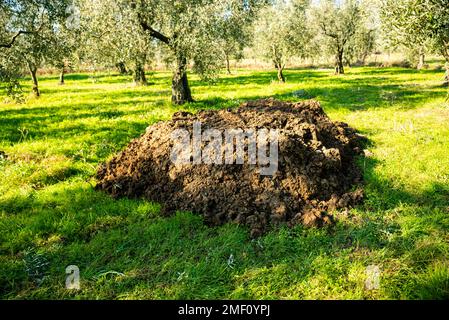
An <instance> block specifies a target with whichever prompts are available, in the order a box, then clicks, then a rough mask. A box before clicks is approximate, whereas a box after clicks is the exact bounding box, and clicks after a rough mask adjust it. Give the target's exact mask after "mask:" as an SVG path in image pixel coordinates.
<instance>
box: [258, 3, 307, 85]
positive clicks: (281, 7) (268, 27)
mask: <svg viewBox="0 0 449 320" xmlns="http://www.w3.org/2000/svg"><path fill="white" fill-rule="evenodd" d="M307 5H308V1H295V2H285V1H274V2H272V3H270V4H268V5H267V6H265V7H264V8H262V9H261V10H260V11H259V14H258V19H257V20H256V22H255V24H254V27H255V30H254V35H255V36H254V42H255V48H256V49H257V50H258V51H259V52H260V53H261V54H262V55H263V56H264V57H266V58H268V59H270V60H271V61H272V62H273V64H274V67H275V68H276V70H277V76H278V80H279V81H280V82H285V77H284V73H283V71H284V68H285V66H286V63H287V61H288V59H289V58H291V57H292V56H301V57H304V56H305V55H306V54H307V45H308V42H309V41H310V39H311V35H310V32H309V30H308V28H307V23H306V8H307Z"/></svg>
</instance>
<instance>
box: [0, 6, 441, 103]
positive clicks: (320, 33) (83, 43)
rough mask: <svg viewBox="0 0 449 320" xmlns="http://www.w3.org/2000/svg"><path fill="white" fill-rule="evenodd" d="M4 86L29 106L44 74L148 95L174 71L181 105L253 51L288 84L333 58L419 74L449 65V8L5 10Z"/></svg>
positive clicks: (0, 15) (0, 39)
mask: <svg viewBox="0 0 449 320" xmlns="http://www.w3.org/2000/svg"><path fill="white" fill-rule="evenodd" d="M0 19H1V21H2V24H1V25H0V81H1V83H2V86H3V87H4V88H6V90H7V92H8V94H9V95H11V96H20V90H21V89H20V84H19V81H18V79H19V77H21V76H22V75H23V72H24V71H25V70H26V71H27V72H28V73H29V75H30V76H31V79H32V92H33V94H34V95H35V96H39V95H40V90H39V82H38V70H39V69H40V68H42V67H49V66H50V67H53V68H56V69H58V70H59V74H60V76H59V83H60V84H61V85H63V84H64V83H65V78H64V74H65V72H66V70H67V69H68V68H70V67H74V66H76V65H79V64H80V63H83V64H88V65H90V66H91V67H92V69H93V70H95V69H96V68H105V67H106V68H111V67H114V68H117V70H118V71H119V72H120V73H123V74H127V73H129V74H132V75H133V81H134V83H135V84H136V85H148V79H147V77H146V74H145V70H146V68H147V67H148V66H149V65H151V64H152V62H154V61H156V60H158V61H160V60H162V61H163V62H164V63H165V64H166V65H167V66H169V68H170V69H171V70H172V81H171V90H172V102H173V103H174V104H183V103H186V102H190V101H193V96H192V92H191V89H190V85H189V79H188V70H191V71H192V72H194V73H196V74H198V75H199V76H200V77H201V78H202V79H204V80H213V79H214V78H216V77H217V75H218V73H219V71H220V70H222V69H225V70H226V71H227V72H228V73H231V67H230V60H233V59H237V60H238V59H241V58H242V57H243V56H244V54H243V52H244V49H245V48H253V49H254V52H256V53H257V56H258V57H259V58H260V59H265V60H268V61H270V62H271V63H272V65H273V67H274V68H275V69H276V70H277V77H278V80H279V81H281V82H285V81H286V78H285V76H284V69H285V68H286V67H287V66H288V63H289V61H291V59H292V58H293V57H297V58H303V59H305V58H309V59H315V58H316V57H331V58H332V59H333V61H334V64H335V74H337V75H339V74H344V73H345V66H347V65H351V64H354V63H359V64H364V63H365V62H366V60H367V58H368V57H369V56H370V55H372V54H373V53H375V52H378V51H388V50H402V51H406V52H407V53H408V55H409V56H411V57H412V58H411V60H413V61H414V63H415V66H416V67H417V68H418V69H419V68H422V67H423V66H424V64H425V57H426V55H428V54H440V55H441V56H443V57H444V58H445V59H446V62H447V64H446V68H447V71H446V75H445V81H444V82H445V84H446V85H447V84H449V4H448V2H447V0H339V1H336V0H320V1H316V0H289V1H287V0H182V1H181V0H5V1H2V2H0Z"/></svg>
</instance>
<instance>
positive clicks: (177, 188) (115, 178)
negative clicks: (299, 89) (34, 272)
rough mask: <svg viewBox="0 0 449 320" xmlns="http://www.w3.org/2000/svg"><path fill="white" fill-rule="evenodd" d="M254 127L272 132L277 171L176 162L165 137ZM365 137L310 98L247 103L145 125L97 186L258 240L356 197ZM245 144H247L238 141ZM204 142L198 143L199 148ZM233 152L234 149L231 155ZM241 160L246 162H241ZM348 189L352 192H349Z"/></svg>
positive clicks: (317, 218)
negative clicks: (239, 229)
mask: <svg viewBox="0 0 449 320" xmlns="http://www.w3.org/2000/svg"><path fill="white" fill-rule="evenodd" d="M194 122H200V123H201V125H202V129H203V130H205V129H211V128H213V129H218V130H225V129H234V128H241V129H243V130H245V129H248V128H253V129H255V130H259V129H262V128H266V129H277V131H278V151H279V157H278V168H277V171H276V172H275V174H274V175H272V176H263V175H261V174H260V168H259V167H258V166H257V165H254V164H249V163H248V161H245V162H244V164H240V165H237V164H219V165H217V164H184V165H179V164H177V165H175V163H173V161H172V160H171V157H170V154H171V151H172V148H173V146H174V142H173V139H172V136H171V134H172V132H173V131H174V130H176V129H185V130H187V131H188V132H189V133H192V132H193V124H194ZM364 140H365V139H364V138H363V136H361V135H358V134H357V133H356V131H355V130H354V129H352V128H350V127H349V126H348V125H347V124H345V123H341V122H332V121H331V120H330V119H329V118H328V117H327V115H326V114H325V113H324V111H323V109H322V108H321V106H320V104H319V103H318V102H317V101H313V100H310V101H303V102H298V103H288V102H281V101H277V100H274V99H266V100H258V101H250V102H247V103H244V104H242V105H241V106H240V107H239V108H236V109H228V110H220V111H216V110H214V111H200V112H198V113H196V114H191V113H188V112H177V113H175V114H174V115H173V118H172V120H171V121H165V122H159V123H156V124H154V125H152V126H150V127H148V128H147V130H146V133H144V134H143V135H142V136H141V137H140V138H138V139H135V140H133V141H132V142H131V143H130V144H129V145H128V147H127V148H126V149H125V150H124V151H122V152H120V153H119V154H117V155H116V156H115V157H114V158H113V159H112V160H111V161H109V162H108V163H106V164H103V165H101V166H100V167H99V169H98V172H97V175H98V179H99V182H98V184H97V188H98V189H101V190H104V191H106V192H108V193H110V194H111V195H113V196H114V197H145V198H147V199H150V200H153V201H156V202H160V203H161V204H162V205H163V212H165V213H167V214H169V213H172V212H174V211H176V210H181V211H192V212H195V213H198V214H201V215H203V216H204V218H205V221H206V222H207V223H208V224H210V225H220V224H223V223H226V222H235V223H238V224H243V225H247V226H249V227H250V228H251V235H252V236H259V235H261V234H262V233H263V232H265V231H267V230H268V229H269V228H270V225H278V224H280V223H287V224H288V225H290V226H292V225H295V224H298V223H302V224H304V225H307V226H322V225H324V224H329V223H332V221H333V218H332V212H333V211H335V210H337V209H343V208H348V207H351V206H353V205H355V204H357V203H358V202H360V201H361V200H362V199H363V191H362V189H361V188H358V187H360V185H361V182H362V175H361V171H360V170H359V168H358V167H357V165H356V163H355V159H356V156H363V148H362V144H363V142H364ZM245 141H246V140H245ZM204 145H205V143H204V142H203V145H202V146H203V147H204ZM234 151H235V150H234ZM245 159H246V160H248V158H247V157H246V158H245ZM354 190H355V191H354Z"/></svg>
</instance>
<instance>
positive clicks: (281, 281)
mask: <svg viewBox="0 0 449 320" xmlns="http://www.w3.org/2000/svg"><path fill="white" fill-rule="evenodd" d="M442 76H443V74H442V72H441V71H433V70H424V71H415V70H411V69H399V68H389V69H376V68H352V69H350V70H348V74H347V75H344V76H340V77H335V76H333V75H332V74H331V71H330V70H288V71H287V72H286V77H287V83H286V84H279V83H277V82H275V81H274V80H275V78H276V74H275V73H274V72H266V71H245V70H239V71H235V73H234V74H233V75H230V76H223V77H222V78H220V79H219V80H218V81H217V83H216V84H214V85H208V84H206V83H203V82H201V81H200V80H199V79H198V78H195V77H194V76H192V77H191V85H192V90H193V94H194V97H195V98H196V99H197V101H198V102H196V103H192V104H189V105H186V106H183V107H175V106H172V105H171V104H170V87H169V86H170V74H169V73H155V74H153V75H149V77H150V81H151V85H150V86H148V87H134V86H133V85H132V84H131V83H130V82H131V78H130V77H126V76H115V75H114V74H101V75H97V76H96V77H95V78H93V77H92V76H90V75H87V74H71V75H68V76H67V78H66V85H65V86H58V85H57V78H56V77H55V76H53V77H51V76H47V77H43V78H42V79H41V82H40V84H41V90H42V97H41V98H39V99H29V100H28V101H27V102H26V103H25V104H13V103H8V104H6V103H4V104H0V150H2V151H5V152H6V154H7V155H8V158H7V159H1V158H0V297H1V298H3V299H17V298H19V299H23V298H25V299H205V298H208V299H213V298H223V299H429V298H449V155H448V150H449V108H448V107H447V104H446V103H445V97H446V89H444V88H442V87H439V84H440V83H441V80H442ZM26 89H29V87H28V88H26ZM297 90H306V95H309V96H310V97H315V98H316V99H317V100H319V101H320V102H321V103H322V106H323V107H324V109H325V111H326V112H327V113H328V114H329V116H330V117H331V118H332V119H333V120H341V121H345V122H347V123H349V124H350V125H351V126H352V127H355V128H357V129H358V130H359V131H360V132H362V133H363V134H365V135H367V136H368V137H369V139H370V141H371V144H370V146H369V150H370V151H371V152H372V153H373V156H372V157H370V158H367V159H365V160H361V161H360V165H361V166H362V168H363V170H364V176H365V179H366V187H365V189H366V194H367V200H366V201H365V203H364V204H363V205H361V206H359V207H357V208H356V209H353V210H351V211H350V212H349V214H346V215H343V214H342V215H341V217H340V219H339V221H338V223H337V224H336V225H335V226H333V227H329V228H325V229H307V228H304V227H301V226H297V227H295V228H294V229H288V228H281V229H278V230H274V231H272V232H271V233H269V234H267V235H265V236H263V237H261V238H259V239H257V240H251V239H250V237H249V231H248V230H247V229H246V228H244V227H239V226H236V225H225V226H222V227H217V228H209V227H206V226H205V225H204V224H203V222H202V219H201V218H200V217H198V216H196V215H194V214H191V213H178V214H177V215H176V216H173V217H171V218H163V217H161V216H160V215H159V205H158V204H155V203H150V202H147V201H144V200H129V199H121V200H113V199H111V198H110V197H109V196H108V195H106V194H103V193H101V192H98V191H95V190H94V189H93V187H94V186H95V177H94V175H95V169H96V167H97V165H98V164H99V163H100V162H102V161H105V160H107V159H108V158H110V157H111V156H112V155H113V154H114V153H116V152H117V151H119V150H121V149H123V148H124V147H125V146H126V145H127V143H128V142H129V141H130V140H131V139H132V138H135V137H138V136H139V135H140V134H141V133H143V132H144V130H145V128H146V127H147V126H148V125H150V124H152V123H154V122H156V121H159V120H164V119H169V118H170V116H171V114H172V113H173V112H175V111H177V110H179V109H183V110H189V111H195V110H199V109H201V108H225V107H233V106H237V105H238V104H239V103H240V102H242V101H245V100H247V99H255V98H262V97H270V96H273V97H276V98H279V99H283V100H298V98H296V97H294V96H293V94H292V92H294V91H297ZM0 99H1V100H3V97H0ZM68 265H77V266H78V267H79V268H80V272H81V290H80V291H69V290H66V289H65V277H66V275H65V268H66V267H67V266H68ZM370 265H376V266H378V267H379V269H380V272H381V274H380V287H379V289H376V290H366V288H365V280H366V269H367V267H368V266H370Z"/></svg>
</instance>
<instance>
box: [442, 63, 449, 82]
mask: <svg viewBox="0 0 449 320" xmlns="http://www.w3.org/2000/svg"><path fill="white" fill-rule="evenodd" d="M443 86H446V87H449V62H448V63H447V64H446V74H445V75H444V82H443Z"/></svg>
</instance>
